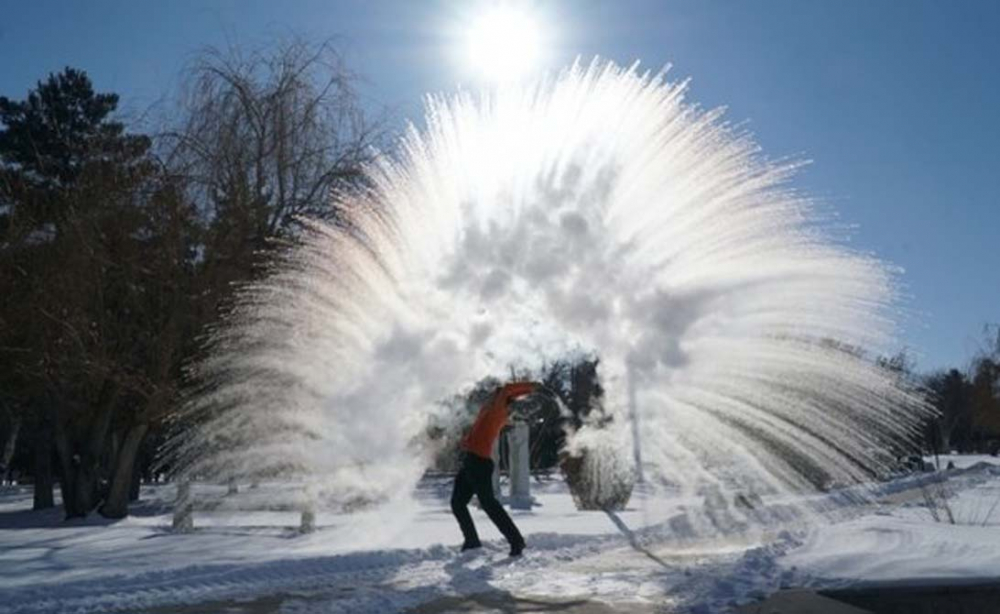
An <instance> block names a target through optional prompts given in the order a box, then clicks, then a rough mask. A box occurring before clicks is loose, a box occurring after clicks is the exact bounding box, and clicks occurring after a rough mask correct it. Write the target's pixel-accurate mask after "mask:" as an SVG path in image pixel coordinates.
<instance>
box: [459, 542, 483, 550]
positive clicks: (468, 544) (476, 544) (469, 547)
mask: <svg viewBox="0 0 1000 614" xmlns="http://www.w3.org/2000/svg"><path fill="white" fill-rule="evenodd" d="M482 547H483V545H482V544H481V543H479V542H465V543H464V544H462V552H465V551H466V550H475V549H476V548H482Z"/></svg>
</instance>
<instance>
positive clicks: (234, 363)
mask: <svg viewBox="0 0 1000 614" xmlns="http://www.w3.org/2000/svg"><path fill="white" fill-rule="evenodd" d="M685 90H686V88H685V84H683V83H670V82H667V81H666V80H665V78H664V75H663V74H655V75H652V74H643V73H639V72H637V70H636V68H634V67H633V68H632V69H624V68H621V67H618V66H615V65H614V64H611V63H603V62H594V63H592V64H591V65H589V66H579V65H577V66H574V67H573V68H571V69H569V70H567V71H565V72H564V73H562V74H561V75H560V76H559V77H558V78H555V79H554V80H552V81H549V82H545V83H542V84H539V85H536V86H533V87H522V88H511V89H505V90H501V91H495V92H491V93H489V94H484V95H482V96H479V97H476V96H472V95H468V94H460V95H456V96H453V97H440V98H433V99H430V100H429V102H428V109H427V118H426V122H427V125H426V128H425V129H423V130H420V129H417V128H415V127H411V128H410V130H409V131H408V133H407V134H406V135H405V136H404V138H403V139H402V141H401V144H400V145H401V146H400V148H399V154H398V155H396V156H394V157H391V158H390V157H386V158H384V159H381V160H379V161H378V162H377V163H375V164H373V165H372V166H371V167H370V168H368V169H367V175H368V178H369V179H370V185H371V187H370V189H367V190H365V191H364V192H362V193H351V194H343V195H340V196H338V197H337V201H338V202H337V206H338V207H339V208H340V209H341V210H342V212H343V222H342V223H340V224H337V225H329V224H323V223H318V222H317V223H311V224H309V226H308V229H307V231H306V232H305V233H304V235H303V237H302V243H301V245H300V246H299V247H297V248H296V249H294V250H292V251H291V252H290V253H288V254H287V255H286V256H284V257H283V258H282V259H281V260H280V261H279V262H277V263H276V264H275V267H274V270H273V273H272V274H271V275H270V276H269V277H268V278H266V279H265V280H264V281H263V282H261V283H259V284H257V285H255V286H253V287H250V288H247V289H246V290H245V291H244V292H243V294H242V295H241V299H240V303H239V306H238V308H237V309H236V310H235V311H234V313H233V314H232V316H231V317H230V318H229V319H228V320H227V321H226V322H225V323H224V325H223V326H221V327H220V328H219V329H218V330H217V331H216V332H215V333H214V336H213V338H212V341H211V353H210V355H209V357H208V358H207V359H206V360H204V361H203V362H202V363H201V364H199V365H198V367H197V369H196V376H197V379H198V381H199V382H201V387H199V388H198V389H197V390H195V391H194V394H192V395H191V397H190V399H189V401H188V402H187V403H186V407H185V411H186V412H189V413H190V414H191V415H192V417H193V418H194V419H195V420H197V423H198V426H197V427H196V428H189V429H186V430H185V431H183V432H182V433H181V435H179V436H178V437H176V438H175V439H174V440H173V441H172V442H171V444H170V445H169V447H168V449H169V451H170V458H171V459H172V460H173V462H174V465H175V467H177V468H180V469H181V470H183V471H187V472H190V473H192V474H195V475H200V476H206V477H214V478H218V479H222V478H228V477H236V478H238V479H250V478H260V477H270V476H286V477H287V476H301V477H305V476H308V477H310V479H312V480H313V481H314V482H315V483H319V484H322V485H323V488H324V489H325V491H326V492H327V493H351V494H352V496H353V494H361V495H362V496H367V497H378V496H379V495H381V494H384V493H386V492H391V491H398V490H399V489H402V488H405V487H406V486H407V485H411V484H412V483H413V481H414V480H415V479H416V478H417V476H419V475H420V473H421V471H422V470H423V469H424V467H425V465H424V457H423V453H422V451H421V450H420V447H419V445H418V443H417V442H419V441H421V434H422V433H423V432H424V429H425V427H426V421H427V418H428V417H429V416H430V415H432V414H434V413H435V412H438V411H440V407H441V405H440V404H439V400H440V399H443V398H445V397H448V396H450V395H453V394H455V393H456V392H457V391H461V390H463V389H465V388H467V387H468V386H469V385H470V384H471V383H473V382H475V381H477V380H479V379H480V378H482V377H484V376H487V375H497V376H500V377H503V375H504V374H505V373H508V372H509V371H508V370H509V366H510V365H512V364H514V365H519V366H526V367H531V366H536V365H538V364H539V363H541V362H542V361H544V360H546V359H553V358H558V357H560V356H562V355H564V354H565V353H567V352H571V351H580V350H583V351H587V352H593V353H594V354H596V355H597V356H599V357H600V359H601V363H600V369H601V378H602V385H603V387H604V388H605V390H606V398H605V409H606V410H607V411H608V412H609V413H610V414H611V415H612V416H613V417H615V418H616V420H614V422H613V423H612V424H613V425H620V426H623V425H626V424H632V420H631V418H632V417H633V410H634V418H635V419H637V420H638V422H639V424H640V425H641V428H638V429H634V430H631V429H627V428H615V427H614V426H612V427H611V428H605V429H603V430H602V431H600V432H593V431H592V432H588V429H584V430H583V431H581V432H580V433H579V435H578V437H577V441H576V445H583V446H591V447H593V449H595V450H609V449H610V450H612V451H615V450H617V451H618V453H620V454H623V455H626V456H629V457H630V456H631V454H632V452H631V447H632V446H638V447H639V448H640V449H641V450H642V460H643V463H644V469H645V470H644V473H645V474H646V477H647V478H649V479H651V481H654V482H657V481H659V482H663V483H670V484H674V485H679V486H681V487H682V488H685V489H689V490H691V491H698V490H699V489H704V488H705V486H706V485H709V486H711V485H722V484H727V483H732V482H738V483H740V484H741V485H742V486H743V487H747V486H748V485H749V486H752V487H753V488H754V489H756V490H758V491H761V492H786V491H788V490H792V489H801V488H806V487H809V486H812V485H815V483H816V480H815V479H814V478H815V475H816V474H817V471H820V470H821V473H823V475H825V476H827V477H829V478H833V479H839V480H854V479H859V478H864V477H867V476H868V475H869V473H868V472H869V471H871V470H873V469H876V470H877V469H878V468H879V463H880V462H881V460H882V459H881V457H880V452H879V451H881V450H885V449H886V442H887V441H890V440H898V439H899V438H905V437H906V436H908V435H910V434H911V433H912V432H913V429H914V426H915V423H916V420H917V419H918V418H919V413H920V412H919V408H918V409H917V410H916V411H914V410H913V409H912V408H913V407H914V406H917V405H919V404H918V403H916V402H915V400H914V398H913V397H912V396H911V395H910V394H909V393H908V392H907V391H906V390H905V389H903V388H902V387H900V385H899V384H898V382H897V381H896V379H895V378H894V377H892V375H891V374H888V373H886V372H885V371H883V370H880V369H878V368H876V367H874V366H872V365H871V364H870V363H869V362H868V361H866V360H864V359H862V358H860V357H859V356H858V355H857V354H856V353H854V352H851V351H848V349H849V348H852V347H862V348H869V349H872V348H874V349H875V350H878V349H880V348H885V347H886V344H887V343H889V342H891V334H892V332H893V330H892V322H891V318H890V316H891V315H892V304H893V301H894V289H893V283H892V274H891V271H890V270H889V269H887V267H886V266H885V265H883V264H882V263H881V262H879V261H877V260H875V259H873V258H871V257H868V256H865V255H860V254H857V253H853V252H851V251H848V250H846V249H844V248H843V247H841V246H839V245H838V244H837V243H836V242H834V241H831V240H829V239H828V238H826V237H825V236H824V235H823V233H821V232H819V231H818V230H817V224H816V223H815V221H814V217H813V215H812V213H811V206H810V203H809V202H808V201H807V200H805V199H803V198H802V197H800V196H798V195H797V194H796V193H794V192H793V191H792V190H791V189H790V188H788V186H787V180H788V178H789V177H790V175H791V174H792V173H793V171H794V170H795V166H796V165H795V164H793V163H772V162H769V161H767V160H766V159H764V158H763V157H762V156H761V155H760V152H759V151H758V148H757V146H756V145H755V144H754V143H753V141H752V140H751V139H750V138H749V137H748V136H747V135H746V134H743V133H741V132H739V131H738V130H735V129H733V128H732V127H730V126H728V125H727V124H725V123H724V122H723V121H722V120H721V119H720V115H721V113H720V112H719V111H704V110H701V109H699V108H698V107H697V106H695V105H693V104H690V103H688V102H685V100H684V96H685Z"/></svg>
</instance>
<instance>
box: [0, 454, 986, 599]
mask: <svg viewBox="0 0 1000 614" xmlns="http://www.w3.org/2000/svg"><path fill="white" fill-rule="evenodd" d="M991 460H992V462H994V463H996V462H997V459H992V458H990V457H985V458H981V459H976V460H975V462H972V463H963V464H962V465H961V466H963V467H966V468H964V469H958V470H956V471H952V472H941V473H937V474H922V475H912V476H903V477H900V478H898V479H896V480H894V481H891V482H887V483H883V484H878V485H874V486H873V489H872V492H873V494H874V495H875V497H876V499H877V500H878V501H879V503H875V504H873V503H857V502H855V501H854V500H853V499H852V498H851V497H848V496H844V493H843V492H839V493H830V494H825V495H816V496H814V497H812V499H814V500H815V502H817V503H818V504H823V505H824V506H825V507H826V509H827V510H828V513H827V515H826V516H823V517H822V521H817V520H818V518H811V519H810V518H803V517H797V518H785V519H784V520H782V519H781V515H780V514H779V513H773V514H770V515H766V514H765V515H764V516H758V518H765V519H764V521H763V522H760V523H759V524H745V523H740V522H735V523H729V524H727V523H726V522H722V521H720V522H719V523H718V524H717V525H716V528H715V529H706V528H705V527H704V526H703V525H698V526H695V525H696V523H694V522H693V520H692V518H693V517H694V516H695V514H693V513H692V512H693V511H694V510H704V509H705V507H704V506H705V502H704V501H701V500H697V501H696V500H681V499H678V498H676V497H675V496H674V497H672V496H671V493H670V492H666V493H659V494H653V493H652V492H647V491H644V490H640V491H638V492H636V493H635V495H634V496H633V500H632V502H631V503H630V505H629V508H628V509H627V510H625V511H623V512H621V513H619V514H617V515H615V516H609V515H608V514H605V513H603V512H581V511H577V510H576V509H575V507H574V505H573V502H572V499H571V497H570V496H569V494H568V492H567V490H566V488H565V485H564V484H563V483H562V481H561V480H558V479H556V480H551V481H546V482H538V481H535V480H533V482H532V488H533V494H535V496H536V497H537V499H538V502H539V504H540V505H539V506H537V507H535V508H534V509H533V510H531V511H530V512H518V511H515V512H513V513H512V515H513V517H514V519H515V522H516V523H517V524H518V525H519V526H520V528H521V530H522V532H523V533H524V534H525V536H526V538H527V541H528V544H529V548H528V550H527V551H526V554H525V556H524V557H523V558H522V559H517V560H511V559H508V558H507V556H506V547H505V546H506V545H505V544H504V543H503V541H502V539H501V538H500V536H499V534H498V532H497V531H496V529H495V528H494V527H493V526H492V524H491V523H490V522H489V520H488V519H487V518H486V517H485V515H484V514H483V513H482V512H481V511H479V510H474V511H473V516H474V519H475V520H476V523H477V527H478V528H479V530H480V534H481V537H482V538H483V539H484V541H485V542H486V547H485V548H484V550H483V551H481V552H477V553H466V554H459V553H458V552H457V544H458V543H459V541H460V534H459V531H458V528H457V526H456V524H455V522H454V519H453V518H452V517H451V513H450V510H449V508H448V495H449V489H450V482H449V480H448V479H446V478H439V479H425V480H423V481H422V482H421V485H420V488H419V489H418V491H417V493H416V495H415V496H414V497H412V498H411V497H407V498H404V499H401V500H400V501H397V502H393V503H389V504H387V505H384V506H382V507H380V508H379V509H376V510H370V511H364V512H357V513H354V514H333V513H324V512H322V511H320V512H319V513H318V514H317V525H318V530H317V531H316V532H315V533H312V534H306V535H301V534H299V533H298V532H297V530H296V529H297V526H298V522H299V515H298V513H297V512H296V511H294V510H289V509H284V510H283V509H281V508H282V507H286V508H287V506H283V505H282V502H284V501H287V500H288V498H287V492H286V491H287V488H288V487H287V486H286V487H279V486H277V485H272V484H264V485H262V486H261V487H260V488H259V489H254V490H250V489H248V488H246V486H244V487H242V488H241V492H240V494H238V495H235V496H226V494H225V492H226V489H225V487H219V486H209V485H197V486H196V489H195V492H196V498H197V500H198V501H199V503H198V505H199V508H205V507H214V510H205V509H199V510H198V511H196V513H195V524H196V530H195V531H194V532H193V533H189V534H176V533H172V532H171V530H170V523H171V510H170V504H169V501H170V500H171V499H172V497H173V496H174V488H173V487H172V486H170V485H161V486H155V485H154V486H151V487H148V488H145V489H144V491H143V499H142V500H141V501H140V503H139V504H138V505H137V506H136V507H135V513H134V515H133V516H132V517H130V518H127V519H125V520H121V521H118V522H110V521H106V520H101V519H98V518H91V519H88V520H85V521H74V522H64V521H62V520H61V513H60V511H59V510H49V511H45V512H32V511H30V506H31V491H30V487H5V489H4V490H2V491H0V569H2V570H3V573H0V595H2V599H0V613H4V614H6V613H11V614H13V613H15V612H16V613H22V612H23V613H28V612H33V613H45V612H60V613H62V612H81V613H82V612H103V611H128V612H135V611H141V610H143V609H147V608H152V607H157V606H170V605H176V606H179V605H181V604H193V603H206V602H218V603H223V602H228V601H230V600H235V601H241V602H245V601H252V600H254V599H257V598H261V597H265V596H268V595H275V594H281V595H282V597H281V599H282V600H283V601H282V603H281V611H283V612H284V611H288V612H298V613H309V612H317V613H318V612H393V611H405V610H407V609H409V608H412V607H415V606H418V605H419V604H422V603H426V602H429V601H433V600H435V599H437V598H440V597H445V596H455V595H459V596H460V595H471V594H477V593H484V592H491V591H492V592H497V591H498V592H509V593H511V594H514V595H518V596H531V597H546V598H552V599H561V598H565V599H569V598H573V599H578V598H586V599H593V600H598V601H603V602H607V603H609V604H614V605H617V606H621V607H624V608H626V609H627V608H628V606H629V604H634V605H638V604H647V605H650V604H655V605H656V606H657V607H662V608H664V610H665V611H678V612H688V611H690V612H714V611H726V610H727V609H728V608H730V607H731V606H732V605H734V604H738V603H744V602H747V601H751V600H754V599H759V598H761V597H763V596H765V595H766V594H768V593H770V592H773V591H774V590H777V589H779V588H782V587H790V586H811V587H834V586H844V585H855V584H859V583H860V584H863V583H866V582H891V583H897V582H899V583H907V582H909V583H913V582H917V583H921V582H931V581H938V580H948V581H971V580H982V579H997V578H1000V531H998V530H997V524H1000V506H998V505H997V502H998V501H1000V466H994V465H990V464H988V463H989V462H990V461H991ZM984 461H985V462H984ZM956 465H959V463H956ZM927 492H932V493H943V495H944V498H945V500H946V501H947V505H948V506H949V507H950V510H951V516H952V517H953V518H954V519H955V523H956V524H950V522H948V521H945V522H938V521H935V520H934V518H933V517H932V515H931V513H930V510H929V509H928V507H927V503H926V498H925V493H927ZM760 507H761V509H762V510H763V509H764V508H767V509H770V510H772V511H773V510H780V509H782V506H781V505H780V503H779V502H776V501H766V500H765V501H764V502H763V503H762V504H761V505H760ZM242 508H253V509H254V510H256V511H245V509H242ZM268 508H270V509H268ZM733 509H734V508H732V507H730V508H729V512H728V514H729V517H730V519H731V517H735V516H738V514H735V512H734V511H733ZM939 511H940V510H939ZM218 609H219V610H222V609H224V608H222V607H220V608H218Z"/></svg>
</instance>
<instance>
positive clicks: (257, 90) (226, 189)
mask: <svg viewBox="0 0 1000 614" xmlns="http://www.w3.org/2000/svg"><path fill="white" fill-rule="evenodd" d="M354 82H355V77H354V75H353V74H352V73H351V72H350V71H348V70H347V68H346V67H345V66H344V64H343V62H342V61H341V59H340V57H339V56H338V55H337V53H336V52H335V50H334V49H333V47H332V45H331V44H330V43H329V42H325V43H321V44H318V45H313V44H309V43H306V42H304V41H302V40H297V39H293V40H289V41H282V42H279V43H278V44H277V45H275V46H267V47H263V48H256V49H253V50H251V51H249V52H244V51H242V50H240V49H238V48H233V49H229V50H227V51H225V52H222V51H220V50H218V49H207V50H205V51H204V52H203V53H202V54H201V55H200V56H199V57H198V58H197V59H196V60H195V61H194V62H193V63H192V65H191V68H190V71H189V78H188V81H187V83H186V84H185V86H184V91H183V99H182V100H183V105H184V120H183V122H182V124H181V126H180V128H179V129H178V130H176V131H172V132H171V133H169V134H168V137H169V138H168V141H169V142H170V143H171V144H172V146H173V149H172V151H171V160H172V165H173V167H174V168H175V169H176V170H177V172H179V173H181V174H183V175H185V176H186V177H187V178H188V179H189V180H190V182H191V183H190V186H191V190H192V193H193V198H194V199H195V200H196V202H197V203H198V205H199V207H200V209H201V211H202V213H203V215H204V216H205V217H206V219H207V220H208V222H209V224H210V236H209V237H208V240H207V245H206V254H205V257H206V261H207V264H208V265H210V266H213V267H216V268H218V269H222V270H226V269H228V271H225V272H223V271H219V274H220V275H221V277H223V278H229V279H224V280H221V281H224V282H226V281H232V280H233V279H240V278H243V277H245V273H246V271H245V269H244V268H243V266H241V264H242V263H246V262H249V261H250V260H251V258H250V256H251V254H252V252H253V251H255V250H261V249H264V248H266V247H267V241H268V239H271V238H275V237H284V236H287V235H288V234H289V233H293V232H294V228H295V220H296V218H297V216H309V217H313V218H320V219H326V220H330V219H335V218H336V217H337V211H336V210H335V208H334V207H333V205H332V200H331V198H330V195H331V192H332V191H334V190H345V189H352V188H355V187H357V186H358V185H359V183H360V182H361V181H362V173H361V169H362V165H363V164H364V163H365V162H366V161H367V160H369V159H370V158H371V157H372V156H373V155H374V151H375V150H374V147H373V146H375V145H377V144H378V142H379V140H380V138H381V134H382V133H381V130H380V128H379V126H378V124H372V123H369V122H367V121H366V120H365V118H364V114H363V113H362V111H361V108H360V106H359V104H358V101H357V96H356V95H355V91H354V87H353V86H354Z"/></svg>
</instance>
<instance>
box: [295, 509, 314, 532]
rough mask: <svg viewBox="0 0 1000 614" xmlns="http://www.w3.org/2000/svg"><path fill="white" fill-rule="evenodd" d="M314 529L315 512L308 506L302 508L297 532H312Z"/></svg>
mask: <svg viewBox="0 0 1000 614" xmlns="http://www.w3.org/2000/svg"><path fill="white" fill-rule="evenodd" d="M315 530H316V512H315V511H314V510H313V508H312V507H311V506H310V507H307V508H306V509H304V510H302V517H301V518H300V519H299V533H312V532H313V531H315Z"/></svg>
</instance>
